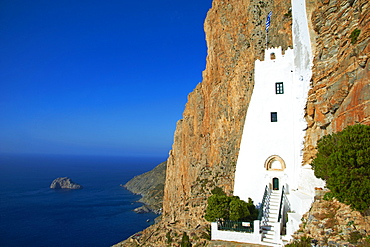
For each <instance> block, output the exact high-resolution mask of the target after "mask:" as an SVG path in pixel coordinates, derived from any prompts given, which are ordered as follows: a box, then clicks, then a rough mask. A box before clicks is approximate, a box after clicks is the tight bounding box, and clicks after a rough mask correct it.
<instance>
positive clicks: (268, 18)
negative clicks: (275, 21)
mask: <svg viewBox="0 0 370 247" xmlns="http://www.w3.org/2000/svg"><path fill="white" fill-rule="evenodd" d="M271 15H272V11H270V12H269V13H268V15H267V18H266V27H265V30H266V50H267V48H268V45H267V43H268V35H269V27H270V21H271Z"/></svg>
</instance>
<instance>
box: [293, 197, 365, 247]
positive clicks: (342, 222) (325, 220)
mask: <svg viewBox="0 0 370 247" xmlns="http://www.w3.org/2000/svg"><path fill="white" fill-rule="evenodd" d="M369 231H370V216H363V215H361V214H360V213H359V212H358V211H354V210H352V209H351V208H350V206H348V205H345V204H343V203H340V202H338V201H337V200H335V199H334V200H333V201H326V200H323V197H322V195H318V196H316V198H315V201H314V203H313V204H312V206H311V209H310V211H309V212H307V213H306V214H305V215H304V216H303V218H302V224H301V225H300V229H299V230H298V231H297V233H296V234H295V238H296V239H300V238H301V237H310V238H312V239H313V240H314V241H317V244H318V246H350V244H357V243H360V242H363V244H364V246H367V245H366V244H365V237H366V236H369Z"/></svg>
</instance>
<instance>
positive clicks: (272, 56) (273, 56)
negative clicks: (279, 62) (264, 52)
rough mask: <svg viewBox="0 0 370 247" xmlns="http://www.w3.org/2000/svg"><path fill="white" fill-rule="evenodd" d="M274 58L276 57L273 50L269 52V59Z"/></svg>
mask: <svg viewBox="0 0 370 247" xmlns="http://www.w3.org/2000/svg"><path fill="white" fill-rule="evenodd" d="M275 58H276V56H275V53H273V52H272V53H270V59H271V60H275Z"/></svg>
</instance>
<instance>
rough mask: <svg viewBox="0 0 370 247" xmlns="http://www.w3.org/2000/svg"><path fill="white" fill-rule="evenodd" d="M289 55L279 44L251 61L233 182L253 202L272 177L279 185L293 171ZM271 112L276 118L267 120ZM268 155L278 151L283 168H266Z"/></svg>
mask: <svg viewBox="0 0 370 247" xmlns="http://www.w3.org/2000/svg"><path fill="white" fill-rule="evenodd" d="M271 53H274V54H275V57H276V58H275V59H274V60H271V59H270V54H271ZM293 59H294V56H293V51H292V50H291V49H288V50H287V51H285V54H284V55H283V54H282V51H281V48H280V47H279V48H273V49H268V50H266V51H265V60H264V61H259V60H257V61H256V62H255V86H254V89H253V94H252V98H251V101H250V104H249V108H248V112H247V118H246V121H245V125H244V130H243V136H242V141H241V146H240V151H239V157H238V161H237V166H236V174H235V185H234V194H235V195H238V196H239V197H240V198H241V199H243V200H247V199H248V197H251V198H252V199H253V201H254V202H255V203H258V202H261V200H262V196H263V191H264V188H265V185H266V184H268V183H270V182H271V180H272V178H273V177H275V176H276V177H278V178H279V179H280V186H281V185H284V184H285V183H288V182H289V177H290V176H293V175H294V172H295V167H294V164H295V156H294V153H295V152H294V147H295V139H294V138H295V135H296V133H295V125H294V123H295V119H294V118H295V116H294V104H295V99H296V97H295V91H294V84H293V74H294V71H293ZM276 82H283V83H284V94H276V92H275V83H276ZM271 112H277V119H278V121H277V122H271ZM300 131H302V130H300ZM271 155H278V156H280V157H281V158H282V159H283V160H284V161H285V163H286V169H285V171H268V172H266V169H265V167H264V164H265V161H266V160H267V159H268V157H270V156H271ZM290 186H292V185H290Z"/></svg>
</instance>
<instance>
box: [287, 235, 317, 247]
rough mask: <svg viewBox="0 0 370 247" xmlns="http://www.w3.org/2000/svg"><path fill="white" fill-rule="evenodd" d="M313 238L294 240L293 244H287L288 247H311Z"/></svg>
mask: <svg viewBox="0 0 370 247" xmlns="http://www.w3.org/2000/svg"><path fill="white" fill-rule="evenodd" d="M311 242H312V238H310V237H305V236H304V237H301V239H300V240H294V242H293V243H290V244H286V245H285V246H286V247H311V246H312V245H311Z"/></svg>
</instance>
